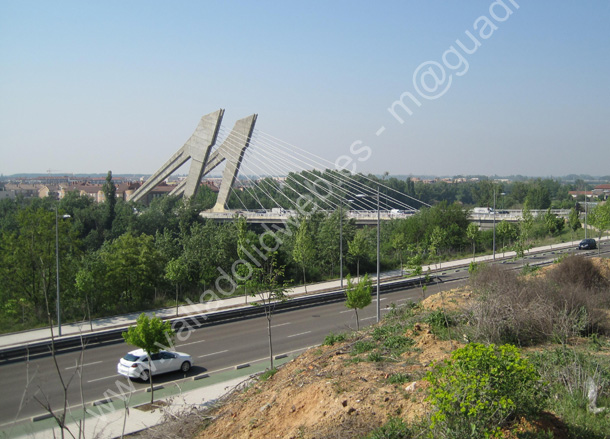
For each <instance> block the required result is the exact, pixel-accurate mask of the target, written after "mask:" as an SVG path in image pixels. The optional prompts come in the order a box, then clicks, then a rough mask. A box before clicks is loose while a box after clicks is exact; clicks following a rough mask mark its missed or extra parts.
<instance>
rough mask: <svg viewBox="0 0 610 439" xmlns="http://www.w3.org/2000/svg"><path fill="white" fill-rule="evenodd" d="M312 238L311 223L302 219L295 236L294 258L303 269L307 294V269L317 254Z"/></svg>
mask: <svg viewBox="0 0 610 439" xmlns="http://www.w3.org/2000/svg"><path fill="white" fill-rule="evenodd" d="M311 238H312V237H311V232H310V229H309V221H308V220H307V219H306V218H301V222H300V224H299V228H298V229H297V232H296V236H295V241H294V248H293V249H292V258H293V259H294V261H295V262H296V263H297V264H301V266H302V267H303V285H304V286H305V292H307V281H306V279H305V268H306V267H307V266H308V265H309V264H310V263H311V261H313V259H314V257H315V254H316V252H315V247H314V245H313V241H312V239H311Z"/></svg>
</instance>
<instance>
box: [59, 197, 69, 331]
mask: <svg viewBox="0 0 610 439" xmlns="http://www.w3.org/2000/svg"><path fill="white" fill-rule="evenodd" d="M62 218H70V215H62ZM55 263H56V273H55V279H56V281H57V331H58V332H57V333H58V335H59V336H60V337H61V305H60V302H59V215H58V214H57V206H55Z"/></svg>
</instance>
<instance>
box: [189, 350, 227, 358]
mask: <svg viewBox="0 0 610 439" xmlns="http://www.w3.org/2000/svg"><path fill="white" fill-rule="evenodd" d="M225 352H229V350H228V349H226V350H224V351H218V352H212V353H211V354H205V355H200V356H198V357H197V358H203V357H209V356H210V355H218V354H224V353H225Z"/></svg>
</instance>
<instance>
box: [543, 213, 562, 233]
mask: <svg viewBox="0 0 610 439" xmlns="http://www.w3.org/2000/svg"><path fill="white" fill-rule="evenodd" d="M544 224H545V226H546V229H547V230H548V232H549V233H550V234H551V236H555V235H558V234H560V233H561V231H562V230H563V227H564V226H565V221H564V219H563V218H559V217H558V216H557V215H555V214H554V213H552V212H551V208H550V207H549V208H548V209H547V211H546V213H545V214H544Z"/></svg>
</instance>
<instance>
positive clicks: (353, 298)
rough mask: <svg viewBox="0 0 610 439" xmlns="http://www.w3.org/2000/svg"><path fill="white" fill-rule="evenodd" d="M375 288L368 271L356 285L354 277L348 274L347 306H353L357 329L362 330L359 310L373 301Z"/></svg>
mask: <svg viewBox="0 0 610 439" xmlns="http://www.w3.org/2000/svg"><path fill="white" fill-rule="evenodd" d="M372 290H373V284H372V282H371V280H370V279H369V275H368V273H367V274H365V275H364V277H363V278H362V279H359V280H358V283H357V284H356V285H354V284H353V283H352V278H351V276H350V275H349V274H348V275H347V288H346V290H345V295H346V296H347V299H346V300H345V306H346V307H348V308H351V309H353V310H354V312H355V313H356V329H357V330H358V331H360V321H359V320H358V310H359V309H363V308H365V307H367V306H369V305H370V304H371V302H372V297H371V291H372Z"/></svg>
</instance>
